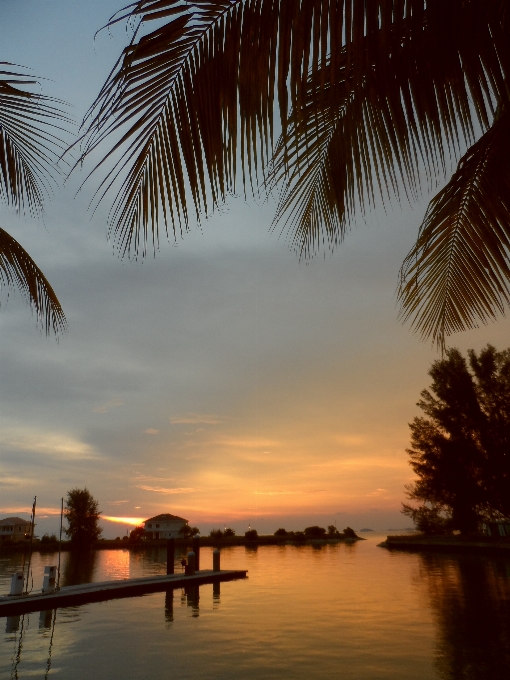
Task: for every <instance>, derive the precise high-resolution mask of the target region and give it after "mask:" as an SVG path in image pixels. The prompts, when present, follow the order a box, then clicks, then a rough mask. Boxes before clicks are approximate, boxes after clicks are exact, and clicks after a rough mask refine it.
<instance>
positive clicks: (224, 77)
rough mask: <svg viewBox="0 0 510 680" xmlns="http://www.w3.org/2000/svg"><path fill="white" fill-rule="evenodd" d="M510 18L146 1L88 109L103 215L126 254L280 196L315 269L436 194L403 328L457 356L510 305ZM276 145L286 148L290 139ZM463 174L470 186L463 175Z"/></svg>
mask: <svg viewBox="0 0 510 680" xmlns="http://www.w3.org/2000/svg"><path fill="white" fill-rule="evenodd" d="M509 16H510V6H509V5H508V3H507V2H506V1H505V0H491V2H487V0H448V2H444V0H365V1H364V2H362V1H361V0H220V1H218V2H213V1H212V0H200V1H196V2H183V1H182V0H138V1H137V2H134V3H133V4H132V5H129V6H128V7H126V8H125V9H124V10H122V11H121V12H119V13H118V14H117V15H116V16H114V17H112V19H111V21H110V23H109V26H110V25H112V24H115V23H117V22H120V21H128V22H131V23H132V25H133V26H134V33H133V37H132V40H131V42H130V44H129V45H128V47H126V48H125V49H124V51H123V52H122V54H121V56H120V58H119V60H118V62H117V64H116V65H115V67H114V68H113V70H112V71H111V74H110V76H109V78H108V79H107V81H106V82H105V84H104V86H103V88H102V89H101V91H100V93H99V95H98V97H97V99H96V101H95V102H94V104H93V105H92V107H91V109H90V110H89V112H88V114H87V116H86V118H85V120H84V126H83V131H82V132H83V136H82V138H81V142H82V156H81V158H82V159H83V158H84V157H86V156H87V155H89V154H92V153H93V152H95V151H97V150H98V148H100V147H101V148H102V147H103V143H105V142H106V140H107V139H113V142H109V144H110V146H109V147H108V148H107V149H106V151H105V152H101V155H100V158H101V160H100V161H99V162H98V163H96V165H95V167H94V170H93V172H94V171H96V170H98V169H99V168H101V169H102V168H104V169H105V170H104V174H103V176H102V180H101V182H100V185H99V188H98V190H97V193H96V199H97V200H98V201H100V200H102V198H103V197H104V196H105V194H107V193H108V192H110V191H114V192H115V194H116V198H115V199H114V202H113V207H112V209H111V212H110V218H109V222H110V232H111V234H112V235H113V237H114V239H115V240H116V242H117V245H118V246H119V248H120V251H121V253H122V254H128V255H134V256H135V257H136V256H138V255H139V254H142V255H143V254H145V252H146V248H147V243H148V241H150V240H152V243H153V247H154V248H156V247H157V244H158V241H159V235H160V229H163V230H164V231H165V232H166V234H167V235H168V233H169V232H170V233H172V234H173V236H174V238H176V237H177V236H178V235H179V234H182V233H183V232H184V231H186V230H187V229H188V226H189V221H190V212H193V213H194V217H195V218H196V219H197V220H200V216H201V215H203V214H207V213H208V212H210V211H212V210H214V208H215V207H216V206H218V205H220V204H221V203H222V202H224V201H225V200H226V198H227V197H228V195H229V193H232V192H235V191H236V175H237V169H238V168H240V169H241V176H242V185H243V190H244V191H245V192H247V191H254V192H258V191H260V190H264V191H268V192H273V191H276V190H278V192H279V203H278V208H277V211H276V215H275V220H274V225H273V226H274V227H276V225H279V227H280V228H281V229H282V230H285V231H286V233H287V234H288V238H289V239H290V241H291V243H292V245H293V247H294V248H296V250H297V251H298V252H299V253H300V254H301V255H303V256H305V257H307V256H309V255H311V254H312V253H313V252H314V251H315V250H316V249H317V248H319V247H326V248H333V247H334V246H335V245H336V244H338V243H339V242H340V241H342V239H343V237H344V235H345V233H346V231H347V230H348V228H349V227H350V225H351V224H352V223H353V220H354V219H355V217H356V214H357V213H359V212H360V211H361V212H363V211H364V210H366V209H367V208H368V207H373V205H374V204H375V201H376V200H378V199H380V198H381V197H382V200H383V201H385V202H386V201H388V200H390V199H391V198H396V199H397V200H401V199H402V198H403V197H405V198H406V199H409V200H411V201H414V200H416V199H417V198H418V197H419V195H420V192H421V191H422V190H423V188H424V186H426V187H427V188H428V189H432V190H435V191H437V189H438V187H439V185H440V183H441V182H442V181H444V180H445V179H448V182H447V184H446V186H444V188H442V189H441V190H440V191H439V192H438V193H437V194H436V195H435V197H434V198H433V200H432V201H431V203H430V205H429V207H428V210H427V213H426V215H425V217H424V220H423V223H422V225H421V228H420V232H419V235H418V239H417V242H416V245H415V246H414V248H413V249H412V251H411V252H410V253H409V255H408V257H407V258H406V260H405V261H404V264H403V266H402V269H401V272H400V281H399V288H398V297H399V301H400V304H401V316H402V318H403V319H404V320H410V321H411V322H412V326H413V327H414V328H415V330H417V331H418V332H419V333H421V334H422V336H424V337H430V338H432V340H433V341H434V342H436V343H437V344H438V345H439V347H444V343H445V337H446V336H447V335H449V334H451V333H453V332H456V331H459V330H463V329H467V328H473V327H476V326H477V325H478V324H479V323H480V322H481V323H487V321H488V320H490V319H494V318H496V317H497V316H498V314H499V313H503V311H504V309H505V306H506V304H507V303H508V301H509V280H510V266H509V250H508V249H509V246H510V226H509V224H510V219H509V218H510V184H509V182H510V153H509V152H510V112H509V110H508V104H509V88H508V76H509V73H510V31H509V28H510V19H509ZM275 138H276V139H275ZM456 163H458V166H457V169H456V170H454V168H455V164H456Z"/></svg>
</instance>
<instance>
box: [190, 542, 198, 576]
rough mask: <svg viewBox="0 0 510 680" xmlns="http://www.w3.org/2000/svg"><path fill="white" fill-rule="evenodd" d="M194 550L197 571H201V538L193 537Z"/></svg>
mask: <svg viewBox="0 0 510 680" xmlns="http://www.w3.org/2000/svg"><path fill="white" fill-rule="evenodd" d="M191 543H192V545H193V547H192V550H193V552H194V553H195V569H196V570H197V571H200V536H193V540H192V542H191Z"/></svg>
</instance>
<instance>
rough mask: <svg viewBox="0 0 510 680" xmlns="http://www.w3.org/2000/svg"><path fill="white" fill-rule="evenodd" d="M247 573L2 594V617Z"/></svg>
mask: <svg viewBox="0 0 510 680" xmlns="http://www.w3.org/2000/svg"><path fill="white" fill-rule="evenodd" d="M247 573H248V572H247V571H244V570H222V571H213V570H212V569H204V570H203V571H199V572H196V573H194V574H190V575H188V576H186V575H185V574H164V575H163V576H149V577H144V578H130V579H123V580H116V581H103V582H100V583H84V584H82V585H78V586H64V587H63V588H60V589H59V590H54V591H53V592H41V591H38V592H35V593H30V594H28V595H14V596H13V595H5V596H3V597H0V617H2V616H17V615H18V614H25V613H27V612H38V611H44V610H47V609H55V608H57V607H72V606H76V605H81V604H86V603H88V602H103V601H105V600H114V599H118V598H123V597H136V596H138V595H145V594H146V593H155V592H158V591H165V590H168V589H173V588H184V587H189V586H200V585H205V584H206V583H221V582H223V581H233V580H237V579H244V578H246V575H247Z"/></svg>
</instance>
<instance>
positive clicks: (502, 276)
mask: <svg viewBox="0 0 510 680" xmlns="http://www.w3.org/2000/svg"><path fill="white" fill-rule="evenodd" d="M398 297H399V301H400V304H401V316H402V318H403V319H404V321H406V320H408V319H412V325H413V327H414V328H415V329H416V330H417V331H418V332H420V333H421V334H422V335H423V336H424V337H431V338H432V339H433V341H435V342H436V343H437V344H438V345H439V346H440V347H441V348H443V347H444V343H445V337H446V336H447V335H450V334H451V333H455V332H457V331H460V330H465V329H468V328H476V327H477V326H478V324H479V323H480V322H481V323H487V321H488V320H489V319H495V318H496V316H497V315H498V314H502V313H503V312H504V308H505V305H507V304H508V302H509V301H510V110H508V108H507V109H506V110H505V111H504V112H503V113H502V114H501V115H500V116H499V117H498V118H497V120H496V121H495V123H494V125H493V126H492V127H491V128H490V129H489V130H488V131H487V132H486V133H485V134H484V135H483V136H482V138H481V139H480V140H479V141H478V142H477V143H476V144H474V145H473V146H472V147H471V148H470V149H469V151H468V152H467V153H466V155H465V156H464V157H463V158H462V160H461V161H460V163H459V167H458V169H457V171H456V172H455V174H454V175H453V177H452V178H451V180H450V181H449V182H448V184H447V185H446V186H445V188H444V189H443V190H442V191H441V192H440V193H439V194H438V195H437V196H436V197H435V198H434V199H433V201H432V202H431V204H430V206H429V209H428V212H427V215H426V217H425V220H424V222H423V224H422V226H421V228H420V234H419V237H418V240H417V242H416V244H415V246H414V247H413V249H412V250H411V252H410V253H409V255H408V256H407V258H406V260H405V261H404V264H403V266H402V269H401V281H400V287H399V293H398Z"/></svg>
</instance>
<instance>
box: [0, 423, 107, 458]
mask: <svg viewBox="0 0 510 680" xmlns="http://www.w3.org/2000/svg"><path fill="white" fill-rule="evenodd" d="M0 446H1V447H2V448H3V449H4V450H5V449H9V448H10V449H14V450H16V451H27V452H28V451H31V452H35V453H40V454H43V455H46V456H51V457H54V458H68V459H69V458H72V459H94V458H99V457H100V456H99V454H98V453H97V452H96V451H95V450H94V448H93V447H92V446H90V444H86V443H85V442H82V441H80V440H79V439H76V438H75V437H73V436H72V435H68V434H64V433H62V432H44V431H41V430H32V431H30V430H27V429H26V428H23V429H21V428H20V429H18V428H11V429H6V430H3V431H2V432H0Z"/></svg>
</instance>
